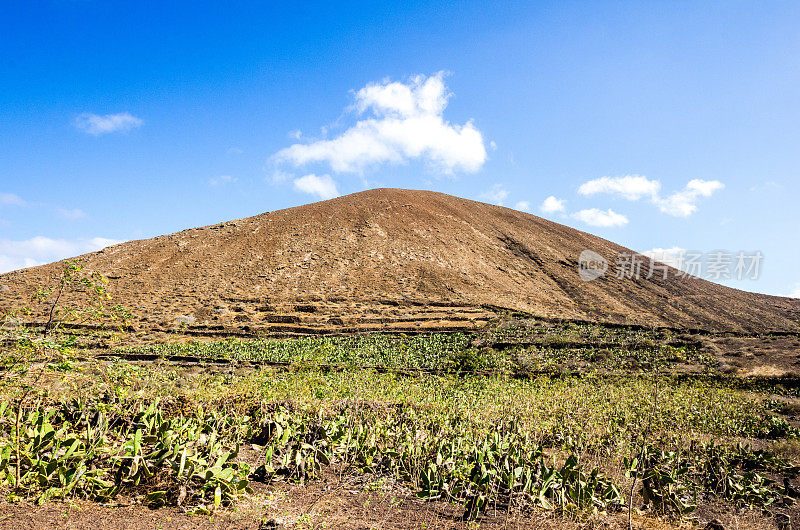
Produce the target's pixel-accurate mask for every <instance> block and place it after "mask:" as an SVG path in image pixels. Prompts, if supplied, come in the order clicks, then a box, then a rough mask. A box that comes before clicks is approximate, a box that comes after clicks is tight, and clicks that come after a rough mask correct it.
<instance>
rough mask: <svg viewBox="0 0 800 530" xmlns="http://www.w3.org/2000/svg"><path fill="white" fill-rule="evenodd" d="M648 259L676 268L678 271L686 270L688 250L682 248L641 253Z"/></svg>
mask: <svg viewBox="0 0 800 530" xmlns="http://www.w3.org/2000/svg"><path fill="white" fill-rule="evenodd" d="M641 254H642V255H644V256H647V257H648V258H650V259H652V260H655V261H659V262H661V263H664V264H665V265H669V266H670V267H675V268H676V269H684V268H685V267H684V263H685V259H686V249H685V248H681V247H672V248H651V249H650V250H645V251H644V252H642V253H641Z"/></svg>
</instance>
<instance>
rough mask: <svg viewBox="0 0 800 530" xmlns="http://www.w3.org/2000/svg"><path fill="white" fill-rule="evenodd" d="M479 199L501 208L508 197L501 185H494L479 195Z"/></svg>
mask: <svg viewBox="0 0 800 530" xmlns="http://www.w3.org/2000/svg"><path fill="white" fill-rule="evenodd" d="M479 197H480V198H481V199H484V200H486V201H489V202H490V203H492V204H496V205H498V206H503V202H504V201H505V200H506V198H507V197H508V191H506V190H505V189H504V188H503V186H502V185H501V184H495V185H494V186H493V187H492V189H491V190H489V191H485V192H483V193H481V194H480V195H479Z"/></svg>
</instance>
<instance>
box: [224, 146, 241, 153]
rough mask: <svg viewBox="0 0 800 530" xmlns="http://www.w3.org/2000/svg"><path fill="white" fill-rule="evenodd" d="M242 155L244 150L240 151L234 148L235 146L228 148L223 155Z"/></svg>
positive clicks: (239, 148)
mask: <svg viewBox="0 0 800 530" xmlns="http://www.w3.org/2000/svg"><path fill="white" fill-rule="evenodd" d="M242 153H244V149H242V148H241V147H236V146H235V145H234V146H233V147H229V148H228V149H227V150H226V151H225V154H228V155H241V154H242Z"/></svg>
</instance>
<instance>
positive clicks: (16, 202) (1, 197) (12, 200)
mask: <svg viewBox="0 0 800 530" xmlns="http://www.w3.org/2000/svg"><path fill="white" fill-rule="evenodd" d="M27 205H28V202H27V201H24V200H22V198H21V197H20V196H19V195H14V194H13V193H0V206H27Z"/></svg>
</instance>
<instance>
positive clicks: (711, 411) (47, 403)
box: [0, 324, 800, 528]
mask: <svg viewBox="0 0 800 530" xmlns="http://www.w3.org/2000/svg"><path fill="white" fill-rule="evenodd" d="M41 368H42V370H43V371H41V372H39V374H40V377H39V379H37V381H36V384H37V392H36V399H35V400H28V401H27V402H26V405H25V406H24V407H23V409H24V410H22V411H21V416H19V418H18V417H17V412H18V411H17V410H15V406H14V403H15V401H14V395H12V394H8V395H6V396H5V397H4V399H3V400H2V405H0V431H2V439H1V440H0V483H2V484H3V487H4V489H5V490H6V492H7V499H8V500H7V503H6V505H4V506H3V507H2V510H3V511H4V512H5V513H6V515H5V516H4V517H5V518H2V517H0V525H1V524H8V525H13V526H17V527H18V526H19V521H20V519H21V517H22V516H21V514H22V513H26V514H27V513H29V510H30V508H24V511H22V512H20V511H19V510H18V509H17V508H16V506H20V507H21V508H20V509H22V507H25V506H28V504H29V503H34V504H42V503H47V504H45V507H44V508H38V509H35V510H33V512H32V513H33V515H26V516H25V517H28V518H29V520H30V521H32V522H36V521H37V519H36V517H42V518H43V519H41V521H40V522H41V524H45V521H48V520H49V519H48V517H50V516H51V515H52V513H51V512H52V510H53V508H49V507H51V506H53V505H54V503H55V505H62V508H63V514H64V517H63V521H62V522H64V524H68V525H69V526H76V525H77V522H76V521H81V520H84V519H82V518H81V516H80V514H81V513H83V514H84V515H85V519H86V520H91V519H93V518H97V517H107V516H108V514H110V513H119V514H121V515H119V517H121V519H120V521H128V523H129V524H132V525H142V526H148V527H149V526H153V525H165V527H169V526H170V525H176V527H185V526H187V525H193V526H197V527H205V526H216V525H221V526H230V525H234V524H235V525H239V526H241V527H259V526H261V527H263V528H277V527H279V526H280V525H283V526H285V527H298V528H303V527H305V528H312V527H313V528H323V527H337V526H338V527H348V528H349V527H365V528H368V527H382V528H386V527H407V526H417V527H423V526H424V527H427V528H431V527H453V526H461V525H466V526H481V527H496V526H512V527H513V526H520V527H525V526H531V525H536V526H550V527H571V526H587V525H588V526H597V525H607V526H610V527H627V526H628V520H629V516H630V522H631V525H632V526H644V527H661V526H673V525H686V524H693V523H694V524H696V523H703V524H705V522H706V521H708V520H711V519H720V520H722V521H723V523H730V524H739V525H741V526H740V527H763V528H775V527H778V526H779V525H780V524H782V521H783V519H782V517H783V516H784V515H789V516H793V515H794V511H795V507H794V500H793V499H794V498H795V497H796V496H797V490H798V489H800V487H798V485H797V482H796V474H797V468H796V467H795V463H796V459H795V458H796V453H797V452H798V451H800V444H798V442H797V441H796V438H797V435H798V431H797V429H796V427H795V426H794V425H795V418H794V416H793V414H794V413H795V411H796V410H800V406H798V404H797V399H796V386H795V385H794V382H793V381H794V380H792V379H790V378H789V379H787V378H783V379H781V380H767V379H764V378H761V379H753V378H748V379H744V378H739V377H727V376H725V375H724V374H721V373H720V372H719V370H718V368H719V367H718V362H716V361H715V360H714V359H713V358H712V357H710V356H709V355H708V354H707V353H704V352H703V351H700V350H699V349H697V348H696V347H695V346H693V345H692V344H690V343H687V342H686V341H683V342H682V341H681V340H679V339H678V338H676V337H675V336H673V335H672V334H671V333H669V332H663V331H662V332H656V331H642V330H634V329H629V330H624V329H622V330H621V329H604V328H598V327H596V326H582V325H572V324H570V325H567V326H564V327H562V328H560V329H558V330H553V329H552V328H546V329H545V328H540V327H537V326H529V325H512V326H503V327H502V329H501V328H498V329H495V330H494V331H492V332H489V333H480V334H432V335H419V336H402V335H366V336H356V337H339V338H336V337H333V338H309V339H300V340H288V341H287V340H284V341H278V340H253V341H240V340H227V341H221V342H211V343H196V342H188V343H171V344H164V345H148V346H141V347H137V348H124V349H116V350H104V351H88V350H83V351H78V352H77V353H76V355H75V356H74V357H73V358H72V359H70V358H64V359H61V360H59V361H58V362H56V361H53V362H51V363H50V365H49V366H42V367H41ZM31 373H34V371H33V370H32V371H31ZM9 392H10V391H9ZM18 419H19V421H17V420H18ZM300 486H302V487H300ZM276 499H277V500H276ZM309 499H315V500H313V502H312V501H310V500H309ZM87 501H93V502H92V503H90V504H86V502H87ZM65 502H66V503H67V504H66V505H63V503H65ZM9 503H10V504H9ZM98 503H99V504H98ZM370 504H372V505H373V507H375V506H380V513H382V514H383V513H385V514H387V515H385V516H381V517H378V518H376V517H374V516H375V514H374V513H373V512H371V511H370V509H369V505H370ZM120 505H122V507H121V508H111V507H113V506H120ZM137 506H138V507H140V508H138V510H144V511H137V508H136V507H137ZM631 506H632V507H633V510H629V507H631ZM146 507H150V508H159V507H160V509H159V510H157V511H156V512H152V511H149V510H148V508H146ZM343 507H344V508H343ZM373 509H374V508H373ZM109 510H111V511H110V512H109ZM131 510H132V511H131ZM176 510H177V511H176ZM346 513H350V514H358V515H355V516H352V517H351V518H349V519H348V518H347V516H346V515H343V514H346ZM37 514H38V515H37ZM48 514H50V515H48ZM101 514H105V515H101ZM126 514H127V515H126ZM156 514H161V515H156ZM114 517H116V516H114ZM126 517H128V519H126ZM154 517H155V519H154ZM159 517H161V518H159ZM137 518H138V519H137ZM155 520H157V521H158V522H157V523H154V521H155ZM137 521H138V522H137ZM51 522H52V521H51ZM47 524H50V523H47ZM734 527H735V526H734Z"/></svg>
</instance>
